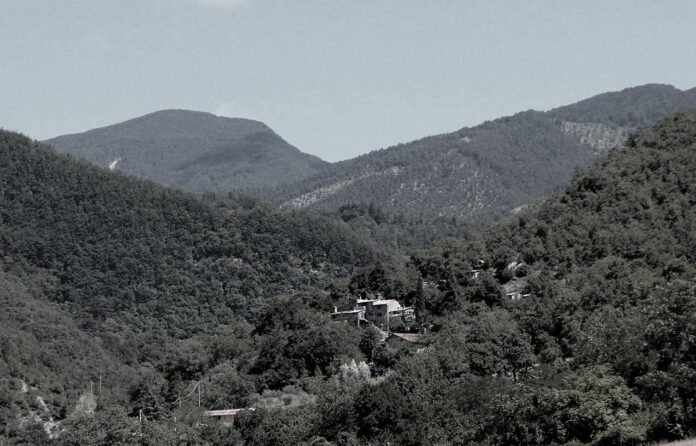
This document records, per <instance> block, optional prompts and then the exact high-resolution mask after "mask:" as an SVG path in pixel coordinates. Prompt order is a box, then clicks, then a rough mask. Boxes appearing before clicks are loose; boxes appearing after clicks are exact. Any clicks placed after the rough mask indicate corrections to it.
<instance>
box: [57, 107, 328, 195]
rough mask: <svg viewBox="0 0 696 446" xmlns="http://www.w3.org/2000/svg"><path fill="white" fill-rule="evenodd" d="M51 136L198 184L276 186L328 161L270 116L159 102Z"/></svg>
mask: <svg viewBox="0 0 696 446" xmlns="http://www.w3.org/2000/svg"><path fill="white" fill-rule="evenodd" d="M45 142H46V143H48V144H50V145H52V146H53V147H54V148H55V149H56V150H57V151H58V152H62V153H70V154H72V155H75V156H77V157H80V158H84V159H86V160H88V161H90V162H92V163H94V164H97V165H99V166H102V167H105V168H109V169H112V170H113V169H117V170H120V171H123V172H126V173H130V174H134V175H137V176H140V177H143V178H147V179H151V180H153V181H157V182H159V183H161V184H164V185H168V186H173V187H177V188H181V189H185V190H189V191H192V192H206V191H217V192H224V191H229V190H234V189H244V188H258V187H268V186H276V185H280V184H284V183H287V182H291V181H294V180H297V179H302V178H306V177H308V176H310V175H314V174H316V173H319V172H320V171H322V170H323V169H324V168H325V167H326V166H328V165H329V163H326V162H325V161H322V160H321V159H319V158H317V157H315V156H312V155H308V154H305V153H302V152H301V151H300V150H298V149H297V148H296V147H293V146H292V145H290V144H288V143H287V142H286V141H285V140H283V139H282V138H281V137H280V136H278V134H276V133H275V132H274V131H273V130H272V129H271V128H270V127H268V126H267V125H266V124H264V123H263V122H260V121H255V120H252V119H245V118H229V117H223V116H216V115H214V114H212V113H207V112H199V111H191V110H178V109H168V110H159V111H156V112H153V113H149V114H146V115H143V116H139V117H137V118H133V119H129V120H127V121H124V122H120V123H117V124H113V125H109V126H106V127H101V128H97V129H93V130H89V131H87V132H84V133H78V134H73V135H65V136H59V137H56V138H52V139H49V140H47V141H45ZM116 159H118V160H119V161H118V162H117V163H116V164H114V160H116Z"/></svg>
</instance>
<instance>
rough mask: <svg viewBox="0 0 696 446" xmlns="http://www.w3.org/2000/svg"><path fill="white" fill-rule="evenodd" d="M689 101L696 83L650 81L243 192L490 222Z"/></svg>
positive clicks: (281, 201)
mask: <svg viewBox="0 0 696 446" xmlns="http://www.w3.org/2000/svg"><path fill="white" fill-rule="evenodd" d="M689 107H696V89H691V90H687V91H681V90H678V89H676V88H674V87H672V86H668V85H657V84H651V85H644V86H641V87H634V88H629V89H625V90H623V91H620V92H615V93H605V94H601V95H598V96H595V97H593V98H589V99H586V100H584V101H581V102H578V103H576V104H571V105H568V106H564V107H560V108H557V109H554V110H551V111H548V112H537V111H526V112H522V113H518V114H516V115H514V116H508V117H504V118H500V119H496V120H494V121H489V122H485V123H483V124H481V125H478V126H475V127H465V128H462V129H459V130H457V131H454V132H451V133H447V134H442V135H436V136H430V137H427V138H423V139H420V140H417V141H412V142H409V143H405V144H399V145H397V146H394V147H390V148H386V149H383V150H376V151H373V152H370V153H368V154H366V155H362V156H359V157H357V158H354V159H350V160H346V161H342V162H339V163H335V164H333V165H331V166H330V167H328V168H326V169H324V170H322V171H321V172H319V173H317V174H316V175H314V176H312V177H309V178H307V179H303V180H301V181H297V182H293V183H292V184H288V185H283V186H281V187H270V188H261V189H258V188H250V189H248V190H247V193H249V194H251V195H254V196H258V197H260V198H262V199H264V200H266V201H269V202H272V203H274V204H277V205H281V206H285V207H287V208H314V209H326V210H332V211H335V210H337V209H338V208H339V207H341V206H343V205H344V204H346V203H353V202H360V201H365V202H368V203H374V204H375V205H377V206H378V207H380V208H382V209H383V210H384V211H385V212H389V213H393V214H398V215H403V216H404V217H406V218H413V219H417V220H423V219H425V220H427V219H430V218H436V217H455V218H457V219H458V220H462V221H474V222H478V223H490V222H491V221H495V220H497V219H500V218H502V217H505V216H508V215H509V214H510V213H511V211H513V210H516V209H517V208H519V207H521V206H524V205H529V204H530V203H532V202H533V201H534V200H536V199H539V198H542V197H546V196H548V195H550V194H551V193H555V192H559V191H561V190H562V189H563V187H564V186H565V185H566V184H567V183H568V181H569V180H570V178H571V177H572V175H573V173H574V171H575V170H576V169H578V168H584V167H586V166H588V165H589V164H591V163H592V162H594V161H596V160H597V159H598V158H599V157H601V156H604V155H605V154H606V152H607V151H608V150H609V149H611V148H612V147H615V146H620V145H622V144H623V142H624V140H625V138H626V136H628V134H629V133H630V132H631V131H633V130H635V129H636V128H637V127H639V126H642V125H648V124H653V123H654V122H655V121H656V120H657V119H658V118H660V117H663V116H665V115H667V114H668V113H674V112H677V111H679V110H683V109H686V108H689Z"/></svg>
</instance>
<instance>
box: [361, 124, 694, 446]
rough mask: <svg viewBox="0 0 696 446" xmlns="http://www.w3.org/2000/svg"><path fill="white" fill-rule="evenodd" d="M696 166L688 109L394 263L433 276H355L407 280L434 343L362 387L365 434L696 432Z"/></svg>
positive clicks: (373, 284)
mask: <svg viewBox="0 0 696 446" xmlns="http://www.w3.org/2000/svg"><path fill="white" fill-rule="evenodd" d="M694 172H696V111H688V112H683V113H679V114H677V115H673V116H670V117H668V118H665V119H663V120H661V121H660V122H659V123H657V124H656V125H655V126H654V128H648V129H644V130H641V131H640V132H639V133H637V134H636V135H635V136H634V137H632V138H630V139H629V141H628V143H627V145H626V146H625V147H623V148H621V149H617V150H614V151H612V152H611V153H610V154H609V156H608V157H607V158H605V159H603V160H601V161H599V162H597V163H595V164H594V165H593V166H591V167H590V168H589V169H588V170H587V171H586V172H581V173H578V174H577V175H576V176H575V178H574V179H573V180H572V181H571V183H570V184H569V185H568V186H567V188H566V191H565V193H563V194H558V195H556V196H553V197H551V198H549V199H547V200H544V201H543V202H540V203H538V204H536V205H535V206H533V207H532V208H531V209H528V210H526V211H524V212H522V213H520V214H519V215H517V216H515V217H512V218H509V219H507V220H506V221H504V222H501V223H499V224H497V225H494V226H493V227H491V228H489V229H488V230H486V231H484V232H482V233H481V234H480V235H479V236H478V237H477V238H476V239H474V240H473V241H471V242H459V243H457V242H454V241H449V242H447V243H441V244H440V245H439V246H436V247H433V248H432V249H430V250H427V251H424V252H421V253H419V254H417V255H415V256H413V257H412V260H411V261H410V262H409V263H408V264H407V265H406V266H405V267H404V268H403V269H402V270H401V271H399V270H396V271H395V272H394V273H393V274H392V276H393V277H401V276H404V277H405V276H406V275H407V274H408V276H409V277H412V276H413V274H414V273H413V271H414V270H415V271H416V272H417V273H416V274H417V275H418V276H419V279H420V280H409V281H405V280H402V281H400V283H399V285H400V286H401V289H400V290H399V289H398V288H395V287H394V286H393V282H394V281H393V279H392V278H385V277H384V275H380V274H378V273H379V271H383V270H384V268H383V267H382V266H381V265H375V266H374V267H372V268H369V269H367V270H366V271H362V272H361V273H360V274H359V275H356V276H354V277H353V279H352V280H351V284H350V287H352V288H353V289H354V290H355V291H357V292H370V293H376V292H382V293H387V292H393V291H394V290H395V289H396V290H398V291H399V293H398V294H397V296H398V295H401V297H403V298H404V299H409V301H408V303H409V304H413V305H414V306H415V307H416V309H417V313H418V315H419V318H420V321H419V322H422V323H425V324H426V325H429V326H430V327H431V330H432V333H431V336H430V338H429V339H428V342H427V344H428V345H429V348H428V347H426V348H424V349H423V351H422V353H421V354H420V355H414V356H410V357H409V356H404V357H402V358H401V359H400V361H399V363H398V364H397V365H396V366H393V365H391V366H392V367H394V369H395V371H394V372H393V373H392V374H390V375H389V376H388V377H387V378H386V379H385V381H384V382H383V383H382V384H381V385H379V386H376V388H375V387H369V386H366V387H365V388H363V391H362V392H361V394H360V396H358V397H357V398H356V403H355V412H356V414H357V419H358V420H359V421H358V422H357V431H358V432H359V434H360V435H362V436H363V437H364V438H363V440H364V441H365V442H368V441H372V442H391V443H394V444H450V443H455V442H458V443H459V444H496V445H509V446H513V445H530V446H531V445H539V444H566V445H571V444H594V445H609V444H612V445H625V446H629V445H635V444H647V443H650V442H656V441H661V440H666V439H678V438H688V437H693V436H694V435H696V413H695V412H694V410H693V408H694V407H695V404H696V268H695V267H694V265H696V211H695V209H696V181H694ZM472 268H476V269H477V271H476V274H472V272H471V270H472ZM408 283H410V284H411V285H410V287H403V285H406V284H408ZM391 355H393V353H392V354H391ZM390 362H391V364H393V356H390V354H386V355H385V356H383V357H381V356H379V355H378V356H377V357H376V359H375V363H376V364H378V365H379V364H390ZM404 388H407V389H409V390H410V391H409V392H404V391H403V389H404Z"/></svg>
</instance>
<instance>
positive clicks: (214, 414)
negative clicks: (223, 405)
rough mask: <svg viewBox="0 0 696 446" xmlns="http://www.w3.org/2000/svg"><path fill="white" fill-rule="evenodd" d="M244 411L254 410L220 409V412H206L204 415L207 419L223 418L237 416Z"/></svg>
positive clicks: (250, 408)
mask: <svg viewBox="0 0 696 446" xmlns="http://www.w3.org/2000/svg"><path fill="white" fill-rule="evenodd" d="M245 410H256V409H255V408H253V407H249V408H243V409H222V410H206V411H205V415H206V416H208V417H224V416H225V415H237V414H238V413H239V412H243V411H245Z"/></svg>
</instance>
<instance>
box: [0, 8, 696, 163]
mask: <svg viewBox="0 0 696 446" xmlns="http://www.w3.org/2000/svg"><path fill="white" fill-rule="evenodd" d="M0 4H1V8H0V61H2V62H1V63H0V127H2V128H4V129H7V130H16V131H20V132H22V133H24V134H26V135H28V136H30V137H32V138H34V139H38V140H42V139H47V138H50V137H53V136H58V135H62V134H66V133H76V132H82V131H85V130H89V129H91V128H95V127H101V126H105V125H109V124H114V123H117V122H121V121H125V120H127V119H131V118H135V117H137V116H141V115H144V114H147V113H150V112H153V111H156V110H161V109H169V108H178V109H189V110H200V111H207V112H211V113H215V114H217V115H221V116H230V117H242V118H250V119H256V120H259V121H263V122H265V123H266V124H268V125H269V126H270V127H271V128H272V129H273V130H275V131H276V133H278V134H279V135H280V136H282V137H283V138H284V139H285V140H287V141H288V142H290V143H291V144H293V145H295V146H296V147H298V148H299V149H300V150H302V151H304V152H307V153H311V154H314V155H317V156H319V157H321V158H323V159H325V160H327V161H338V160H343V159H347V158H352V157H355V156H357V155H360V154H362V153H366V152H369V151H372V150H376V149H380V148H384V147H388V146H392V145H394V144H398V143H401V142H408V141H411V140H414V139H418V138H421V137H424V136H427V135H432V134H438V133H444V132H450V131H454V130H457V129H459V128H462V127H467V126H474V125H477V124H479V123H481V122H483V121H486V120H490V119H495V118H497V117H501V116H506V115H510V114H514V113H516V112H519V111H523V110H528V109H535V110H548V109H551V108H554V107H558V106H561V105H566V104H569V103H573V102H576V101H579V100H581V99H584V98H587V97H590V96H593V95H595V94H599V93H602V92H606V91H617V90H621V89H623V88H627V87H631V86H636V85H642V84H646V83H664V84H672V85H674V86H675V87H677V88H680V89H682V90H684V89H690V88H693V87H696V26H694V23H696V2H694V1H692V0H685V1H679V0H669V1H641V0H612V1H606V0H602V1H595V0H576V1H573V0H566V1H555V0H554V1H538V0H525V1H517V0H515V1H512V0H510V1H502V0H498V1H483V0H481V1H465V0H447V1H446V0H422V1H413V0H99V1H98V0H61V1H53V0H0Z"/></svg>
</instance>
